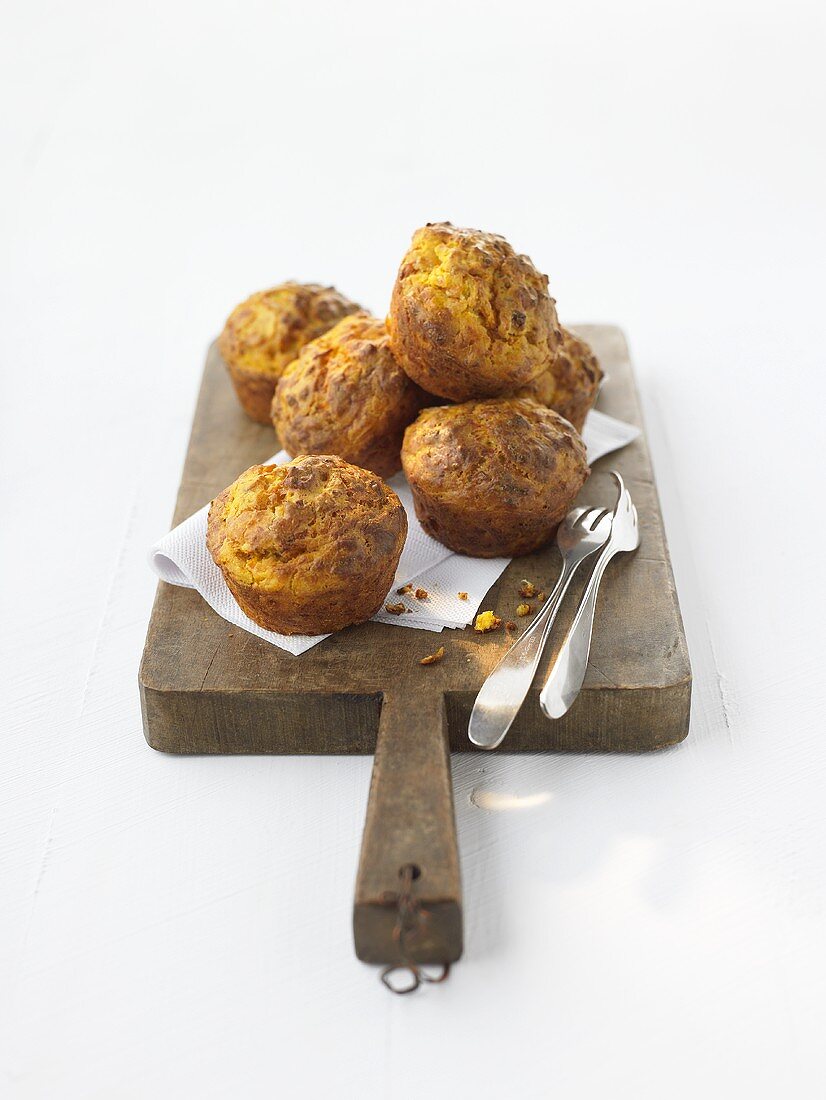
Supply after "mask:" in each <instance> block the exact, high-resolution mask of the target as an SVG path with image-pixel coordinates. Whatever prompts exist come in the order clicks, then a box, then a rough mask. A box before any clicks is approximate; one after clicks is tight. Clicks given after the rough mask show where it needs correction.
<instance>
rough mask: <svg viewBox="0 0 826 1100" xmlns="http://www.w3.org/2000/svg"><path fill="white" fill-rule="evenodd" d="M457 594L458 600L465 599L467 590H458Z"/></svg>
mask: <svg viewBox="0 0 826 1100" xmlns="http://www.w3.org/2000/svg"><path fill="white" fill-rule="evenodd" d="M457 595H458V597H459V599H460V600H466V599H467V592H458V593H457Z"/></svg>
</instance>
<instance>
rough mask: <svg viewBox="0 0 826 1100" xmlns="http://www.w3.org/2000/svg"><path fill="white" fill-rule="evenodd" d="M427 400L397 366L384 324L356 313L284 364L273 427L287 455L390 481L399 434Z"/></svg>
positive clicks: (396, 459) (397, 457) (398, 458)
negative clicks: (335, 458) (329, 459)
mask: <svg viewBox="0 0 826 1100" xmlns="http://www.w3.org/2000/svg"><path fill="white" fill-rule="evenodd" d="M432 400H433V399H432V398H431V397H430V396H429V395H428V394H426V393H425V392H424V391H423V390H421V389H419V387H418V386H417V385H416V383H415V382H412V381H411V380H410V379H409V378H408V377H407V375H406V374H405V373H404V371H403V370H402V369H401V367H400V366H399V365H398V363H397V362H396V360H395V358H394V356H393V353H392V351H391V350H390V337H389V335H388V333H387V329H386V327H385V324H384V322H383V321H379V320H378V319H377V318H375V317H371V316H370V315H369V314H367V313H356V314H353V315H352V316H350V317H345V318H344V319H343V320H341V321H339V322H338V324H337V325H335V326H334V327H333V328H331V329H330V330H329V332H326V333H325V334H324V335H323V336H320V337H319V338H318V339H317V340H313V341H312V342H311V343H309V344H305V346H304V347H303V348H302V349H301V352H300V354H299V356H298V358H297V359H296V360H294V361H293V362H292V363H290V365H289V366H288V367H287V369H286V370H285V371H284V373H283V375H282V376H281V379H280V380H279V382H278V386H277V388H276V391H275V397H274V398H273V403H272V421H273V425H274V426H275V430H276V432H278V437H279V439H280V440H281V445H282V446H283V447H285V448H286V450H287V451H289V453H290V454H293V455H294V454H335V455H339V456H340V457H341V458H343V459H345V460H346V461H347V462H352V463H353V464H354V465H356V466H363V467H364V468H365V469H367V470H373V471H374V473H377V474H380V475H381V476H382V477H390V476H391V475H392V474H394V473H396V471H397V470H399V469H401V456H400V452H401V446H402V436H403V435H404V430H405V428H406V427H407V425H408V424H410V423H411V422H412V421H413V420H415V418H416V414H417V413H418V412H419V410H420V409H422V408H424V406H425V405H428V404H431V403H432Z"/></svg>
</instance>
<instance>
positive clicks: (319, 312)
mask: <svg viewBox="0 0 826 1100" xmlns="http://www.w3.org/2000/svg"><path fill="white" fill-rule="evenodd" d="M358 308H359V307H358V306H357V305H356V303H355V302H351V301H350V300H349V299H348V298H345V297H344V295H343V294H339V292H338V291H337V290H336V289H335V287H332V286H320V285H319V284H318V283H292V282H288V283H281V284H280V285H279V286H274V287H272V288H271V289H270V290H261V291H259V292H258V293H257V294H252V295H251V296H250V297H249V298H247V300H246V301H245V302H242V303H241V304H240V305H239V306H236V307H235V309H234V310H233V311H232V313H231V314H230V315H229V317H228V319H227V323H226V324H225V325H224V331H223V332H222V333H221V336H220V338H219V340H218V348H219V350H220V352H221V355H222V356H223V358H224V361H225V362H226V363H227V364H228V365H229V366H230V367H236V368H238V369H240V370H247V371H257V372H260V373H262V374H265V375H270V376H272V377H273V378H278V377H280V375H281V373H282V372H283V370H284V368H285V367H286V366H287V364H288V363H291V362H292V361H293V359H295V357H296V356H297V355H298V353H299V351H300V350H301V348H302V347H303V346H304V344H306V343H307V342H308V341H309V340H314V339H315V338H316V337H317V336H321V335H322V334H323V333H325V332H326V331H327V330H328V329H329V328H332V326H333V325H334V324H335V323H336V321H338V320H339V319H340V318H342V317H345V316H346V315H347V314H348V313H355V311H356V310H357V309H358Z"/></svg>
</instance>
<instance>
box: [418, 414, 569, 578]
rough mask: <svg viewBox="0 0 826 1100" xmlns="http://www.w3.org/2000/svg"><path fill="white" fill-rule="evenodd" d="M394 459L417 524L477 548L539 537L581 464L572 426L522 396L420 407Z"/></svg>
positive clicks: (519, 548) (546, 533)
mask: <svg viewBox="0 0 826 1100" xmlns="http://www.w3.org/2000/svg"><path fill="white" fill-rule="evenodd" d="M402 465H403V467H404V472H405V474H406V475H407V480H408V482H409V483H410V487H411V489H412V491H413V500H414V503H415V506H416V515H417V516H418V517H419V520H420V522H421V524H422V526H423V527H424V529H425V530H426V531H427V532H428V533H429V534H431V535H433V537H434V538H437V539H439V541H440V542H443V543H444V544H445V546H449V547H450V549H451V550H456V551H458V552H459V553H461V554H471V555H473V556H474V557H480V558H495V557H511V556H514V555H517V554H528V553H530V552H531V551H532V550H536V549H537V547H539V546H542V544H543V543H545V542H547V541H548V540H549V539H550V538H552V537H553V535H554V533H555V531H556V529H557V527H558V526H559V523H560V522H561V521H562V519H563V518H564V516H565V514H566V512H567V511H568V510H569V508H570V507H571V504H572V503H573V501H574V499H575V498H576V495H577V493H578V492H579V490H580V489H581V488H582V485H583V484H584V482H585V479H586V478H587V477H588V474H589V473H590V470H589V469H588V463H587V461H586V457H585V444H584V443H583V442H582V439H581V438H580V436H579V434H578V433H577V432H576V431H575V430H574V428H573V427H572V426H571V425H570V424H569V423H568V421H567V420H565V419H563V417H561V416H560V415H559V414H558V413H555V412H554V411H553V410H552V409H546V408H544V407H543V406H542V405H539V404H538V403H537V402H536V401H533V400H530V399H527V398H501V397H500V398H493V399H489V400H486V401H468V402H467V403H465V404H463V405H446V406H441V407H439V408H434V409H425V410H424V412H422V413H420V414H419V417H418V419H417V420H416V421H415V422H414V423H413V424H411V425H410V427H409V428H408V429H407V431H406V432H405V436H404V445H403V447H402Z"/></svg>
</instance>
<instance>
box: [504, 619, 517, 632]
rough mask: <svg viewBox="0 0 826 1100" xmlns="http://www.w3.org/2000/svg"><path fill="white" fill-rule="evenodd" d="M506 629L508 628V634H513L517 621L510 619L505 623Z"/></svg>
mask: <svg viewBox="0 0 826 1100" xmlns="http://www.w3.org/2000/svg"><path fill="white" fill-rule="evenodd" d="M505 630H507V632H508V634H512V633H513V631H514V630H516V623H515V622H514V621H513V619H508V621H507V622H506V623H505Z"/></svg>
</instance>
